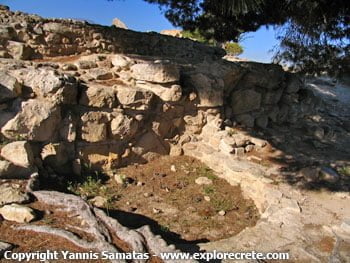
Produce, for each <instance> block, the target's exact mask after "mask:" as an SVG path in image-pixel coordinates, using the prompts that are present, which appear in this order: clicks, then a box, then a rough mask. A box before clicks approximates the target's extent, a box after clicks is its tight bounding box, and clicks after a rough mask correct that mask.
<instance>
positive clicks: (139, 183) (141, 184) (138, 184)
mask: <svg viewBox="0 0 350 263" xmlns="http://www.w3.org/2000/svg"><path fill="white" fill-rule="evenodd" d="M144 184H145V183H144V182H140V181H138V182H137V184H136V185H137V186H143V185H144Z"/></svg>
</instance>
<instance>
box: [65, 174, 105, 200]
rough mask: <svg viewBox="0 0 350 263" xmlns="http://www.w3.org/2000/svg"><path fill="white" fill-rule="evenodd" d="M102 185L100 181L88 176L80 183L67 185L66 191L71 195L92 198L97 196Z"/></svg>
mask: <svg viewBox="0 0 350 263" xmlns="http://www.w3.org/2000/svg"><path fill="white" fill-rule="evenodd" d="M102 187H103V184H102V182H101V179H98V178H97V177H92V176H88V177H87V178H86V180H85V181H84V182H82V183H72V182H69V183H68V190H69V191H71V192H72V193H74V194H76V195H80V196H84V197H93V196H97V195H99V193H100V191H101V188H102Z"/></svg>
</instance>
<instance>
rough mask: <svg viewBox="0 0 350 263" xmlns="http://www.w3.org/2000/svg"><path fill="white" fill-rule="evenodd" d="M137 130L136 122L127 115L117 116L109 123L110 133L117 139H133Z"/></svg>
mask: <svg viewBox="0 0 350 263" xmlns="http://www.w3.org/2000/svg"><path fill="white" fill-rule="evenodd" d="M137 129H138V122H137V121H136V120H135V119H134V118H132V117H129V116H127V115H123V114H121V113H120V114H117V115H116V116H114V117H113V119H112V121H111V131H112V134H113V136H115V137H116V138H119V139H127V138H131V137H133V136H134V135H135V134H136V132H137Z"/></svg>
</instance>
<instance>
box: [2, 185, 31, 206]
mask: <svg viewBox="0 0 350 263" xmlns="http://www.w3.org/2000/svg"><path fill="white" fill-rule="evenodd" d="M0 193H1V195H0V206H2V205H6V204H12V203H18V204H22V203H25V202H27V201H29V199H30V198H29V195H28V194H27V193H24V192H22V191H21V190H20V189H18V188H15V187H14V186H11V185H7V184H2V185H0Z"/></svg>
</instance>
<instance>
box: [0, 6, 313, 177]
mask: <svg viewBox="0 0 350 263" xmlns="http://www.w3.org/2000/svg"><path fill="white" fill-rule="evenodd" d="M0 36H1V38H0V40H1V41H0V42H1V43H0V44H1V46H0V56H1V57H3V58H2V59H0V75H1V76H0V89H1V92H0V128H1V136H2V142H3V144H4V146H3V147H2V150H1V157H2V159H1V160H0V177H22V176H25V175H29V174H30V172H32V171H33V170H39V171H40V172H41V173H44V174H47V175H50V174H71V173H76V174H80V173H81V171H82V170H84V169H86V170H102V171H103V172H106V173H113V171H114V169H115V168H118V167H120V166H124V165H127V164H130V163H135V162H136V163H139V162H145V161H147V160H150V159H153V158H156V157H157V156H158V155H165V154H173V155H180V154H182V147H183V146H184V145H185V144H187V143H189V142H191V141H192V142H193V141H196V140H200V139H204V140H209V141H211V142H212V144H211V145H212V146H213V147H219V148H220V149H221V150H222V151H225V152H228V153H236V154H241V153H244V152H246V151H251V150H252V147H253V146H254V145H256V146H259V145H260V146H261V145H262V144H261V142H259V141H255V142H254V141H253V140H251V141H249V140H246V139H245V140H243V141H244V142H243V144H242V143H241V141H242V140H241V138H240V137H237V138H234V136H232V134H229V132H227V131H229V130H230V129H231V128H232V127H235V126H236V125H237V124H239V125H241V126H242V127H244V128H245V129H247V128H253V127H259V128H262V129H264V128H266V127H267V126H269V125H273V124H278V123H283V122H297V121H298V119H299V118H302V117H303V116H304V114H306V113H309V112H310V111H312V110H313V109H314V108H315V106H316V104H317V102H316V101H315V99H314V98H313V94H312V93H310V91H309V90H307V89H306V88H305V87H304V85H303V83H302V81H301V80H300V79H299V78H298V77H297V76H295V75H293V74H291V73H287V72H284V71H283V69H282V68H281V67H280V66H278V65H271V64H260V63H253V62H240V63H238V62H229V61H226V60H223V59H220V57H221V56H222V55H223V53H222V51H221V50H220V49H216V48H212V47H208V46H204V45H202V44H200V43H196V42H193V41H190V40H184V39H177V38H173V37H168V36H162V35H159V34H155V33H150V34H148V33H139V32H134V31H129V30H123V29H117V28H114V27H102V26H98V25H90V24H87V23H83V22H77V21H73V20H58V19H42V18H40V17H38V16H34V15H26V14H23V13H19V12H16V13H12V12H11V11H9V10H7V9H6V8H5V7H1V8H0ZM58 55H59V56H60V57H56V56H58ZM67 55H74V56H67ZM35 58H40V60H35ZM213 127H214V128H213ZM212 128H213V129H212ZM224 133H225V134H224ZM217 135H218V136H217ZM249 145H250V147H249ZM234 149H236V150H234ZM237 149H238V150H237ZM11 153H12V154H11ZM17 159H19V160H20V161H18V160H17Z"/></svg>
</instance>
